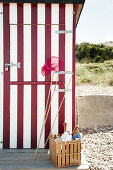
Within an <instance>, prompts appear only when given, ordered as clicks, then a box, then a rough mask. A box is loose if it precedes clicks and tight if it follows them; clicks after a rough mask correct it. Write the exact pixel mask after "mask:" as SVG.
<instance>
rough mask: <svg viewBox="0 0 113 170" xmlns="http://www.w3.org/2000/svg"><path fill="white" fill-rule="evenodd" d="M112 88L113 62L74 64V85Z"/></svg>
mask: <svg viewBox="0 0 113 170" xmlns="http://www.w3.org/2000/svg"><path fill="white" fill-rule="evenodd" d="M80 84H93V85H109V86H113V60H108V61H104V63H88V64H87V63H83V64H81V63H76V85H80Z"/></svg>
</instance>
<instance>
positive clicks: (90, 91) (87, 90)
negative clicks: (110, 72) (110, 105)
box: [75, 85, 113, 96]
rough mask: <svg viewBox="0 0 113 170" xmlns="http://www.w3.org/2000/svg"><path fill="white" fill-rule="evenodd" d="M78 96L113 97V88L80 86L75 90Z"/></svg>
mask: <svg viewBox="0 0 113 170" xmlns="http://www.w3.org/2000/svg"><path fill="white" fill-rule="evenodd" d="M75 94H76V96H85V95H110V96H113V86H97V85H80V86H76V88H75Z"/></svg>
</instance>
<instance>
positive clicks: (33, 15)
mask: <svg viewBox="0 0 113 170" xmlns="http://www.w3.org/2000/svg"><path fill="white" fill-rule="evenodd" d="M84 2H85V0H65V1H63V0H0V149H6V148H36V147H37V143H38V139H39V135H40V131H41V126H42V121H43V117H44V110H45V106H46V103H47V96H48V92H49V87H50V83H51V79H52V75H51V74H48V75H47V76H42V74H41V67H42V66H43V65H44V63H45V61H46V60H47V59H48V58H49V57H51V56H56V57H59V58H61V59H62V60H63V63H64V66H63V69H62V72H61V73H59V74H58V73H57V74H56V73H55V74H54V78H53V81H52V87H51V95H52V91H53V89H54V86H55V83H56V80H57V75H59V77H58V81H57V87H56V90H55V93H54V96H53V100H52V103H51V108H50V111H49V115H48V118H47V121H46V124H45V128H44V131H43V134H42V139H41V143H40V148H43V146H44V143H45V141H46V139H47V137H48V134H49V132H50V129H51V126H52V123H53V120H54V116H55V114H56V112H57V110H58V107H59V106H60V103H61V101H62V98H63V96H64V94H65V88H66V85H67V83H68V81H69V79H70V76H72V80H71V83H70V85H69V89H68V91H67V92H66V97H65V100H64V102H63V104H62V107H61V109H60V111H59V114H58V117H57V120H56V122H55V126H54V129H53V133H60V134H62V133H63V122H64V121H65V122H67V124H68V125H69V126H68V129H69V130H70V131H71V130H72V129H73V128H74V126H75V49H76V46H75V42H76V26H77V23H78V20H79V16H80V14H81V11H82V8H83V5H84ZM72 73H74V74H73V75H72ZM50 100H51V96H50V98H49V102H50ZM47 147H48V145H47Z"/></svg>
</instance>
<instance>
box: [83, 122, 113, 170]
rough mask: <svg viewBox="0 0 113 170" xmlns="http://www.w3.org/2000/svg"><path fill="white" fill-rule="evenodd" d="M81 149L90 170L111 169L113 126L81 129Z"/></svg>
mask: <svg viewBox="0 0 113 170" xmlns="http://www.w3.org/2000/svg"><path fill="white" fill-rule="evenodd" d="M80 131H81V132H82V134H83V136H82V151H83V153H84V155H85V157H86V160H87V162H88V163H89V164H90V170H113V126H112V125H107V126H103V127H94V128H93V129H88V128H87V129H81V130H80Z"/></svg>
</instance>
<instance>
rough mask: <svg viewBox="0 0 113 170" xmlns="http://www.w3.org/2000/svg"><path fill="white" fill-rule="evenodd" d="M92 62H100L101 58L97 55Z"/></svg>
mask: <svg viewBox="0 0 113 170" xmlns="http://www.w3.org/2000/svg"><path fill="white" fill-rule="evenodd" d="M94 62H95V63H98V62H102V57H101V56H100V55H97V56H96V57H95V58H94Z"/></svg>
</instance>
